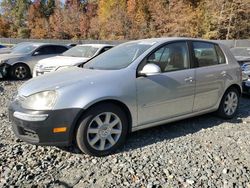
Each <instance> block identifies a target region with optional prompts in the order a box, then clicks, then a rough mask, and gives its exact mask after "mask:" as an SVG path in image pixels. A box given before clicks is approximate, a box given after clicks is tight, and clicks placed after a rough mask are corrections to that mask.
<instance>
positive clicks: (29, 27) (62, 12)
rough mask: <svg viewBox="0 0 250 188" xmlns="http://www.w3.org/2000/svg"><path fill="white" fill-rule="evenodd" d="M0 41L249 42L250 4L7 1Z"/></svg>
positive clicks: (214, 0)
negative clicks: (181, 39) (165, 39)
mask: <svg viewBox="0 0 250 188" xmlns="http://www.w3.org/2000/svg"><path fill="white" fill-rule="evenodd" d="M0 13H1V14H0V36H1V37H20V38H39V39H42V38H57V39H105V40H127V39H138V38H148V37H163V36H187V37H200V38H208V39H245V38H250V21H249V20H250V1H249V0H209V1H207V0H66V1H65V2H64V3H62V1H61V0H35V1H30V0H2V3H1V11H0Z"/></svg>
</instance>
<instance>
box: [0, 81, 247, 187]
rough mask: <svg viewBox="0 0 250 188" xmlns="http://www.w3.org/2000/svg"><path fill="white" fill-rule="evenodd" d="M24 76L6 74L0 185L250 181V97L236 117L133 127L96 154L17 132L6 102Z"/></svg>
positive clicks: (1, 85)
mask: <svg viewBox="0 0 250 188" xmlns="http://www.w3.org/2000/svg"><path fill="white" fill-rule="evenodd" d="M21 83H22V82H9V81H0V105H1V107H0V122H1V129H0V187H9V186H18V187H20V186H21V187H33V186H34V187H36V186H38V187H147V188H151V187H248V188H250V97H247V96H245V97H243V98H242V99H241V104H240V109H239V113H238V117H237V118H234V119H232V120H230V121H225V120H222V119H220V118H217V117H216V116H214V115H212V114H209V115H204V116H199V117H196V118H191V119H187V120H184V121H179V122H176V123H171V124H167V125H162V126H159V127H155V128H151V129H147V130H143V131H139V132H135V133H133V134H132V135H131V136H130V138H129V139H128V141H127V143H126V145H125V146H124V147H123V148H121V150H120V151H118V152H117V153H116V154H114V155H110V156H107V157H102V158H95V157H91V156H88V155H84V154H81V153H80V152H79V151H78V150H77V149H74V148H67V149H60V148H57V147H41V146H34V145H30V144H27V143H24V142H22V141H21V140H19V139H16V137H15V136H14V134H13V132H12V130H11V123H10V122H9V121H8V117H7V114H8V112H7V107H8V104H9V102H10V99H11V97H12V95H13V93H14V92H16V90H17V87H19V86H20V84H21Z"/></svg>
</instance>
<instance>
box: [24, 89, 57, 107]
mask: <svg viewBox="0 0 250 188" xmlns="http://www.w3.org/2000/svg"><path fill="white" fill-rule="evenodd" d="M56 98H57V93H56V91H43V92H39V93H35V94H33V95H30V96H28V97H27V98H25V100H23V101H21V105H22V107H23V108H25V109H31V110H51V109H52V108H53V107H54V105H55V103H56Z"/></svg>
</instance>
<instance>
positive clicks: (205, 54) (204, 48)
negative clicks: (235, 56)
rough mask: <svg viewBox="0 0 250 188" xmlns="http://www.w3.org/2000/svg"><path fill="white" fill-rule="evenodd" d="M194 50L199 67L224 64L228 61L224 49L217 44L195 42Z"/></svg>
mask: <svg viewBox="0 0 250 188" xmlns="http://www.w3.org/2000/svg"><path fill="white" fill-rule="evenodd" d="M193 50H194V55H195V58H196V61H197V63H198V66H199V67H206V66H212V65H217V64H223V63H225V62H226V60H225V56H224V54H223V52H222V50H221V49H220V48H219V47H218V46H217V45H215V44H211V43H206V42H193Z"/></svg>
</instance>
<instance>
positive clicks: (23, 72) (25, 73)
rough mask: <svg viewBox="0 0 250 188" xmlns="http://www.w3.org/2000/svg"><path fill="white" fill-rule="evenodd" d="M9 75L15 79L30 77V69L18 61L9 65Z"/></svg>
mask: <svg viewBox="0 0 250 188" xmlns="http://www.w3.org/2000/svg"><path fill="white" fill-rule="evenodd" d="M10 71H11V77H12V78H14V79H16V80H24V79H26V78H29V77H30V69H29V67H28V66H27V65H25V64H22V63H19V64H16V65H14V66H13V67H11V70H10Z"/></svg>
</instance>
